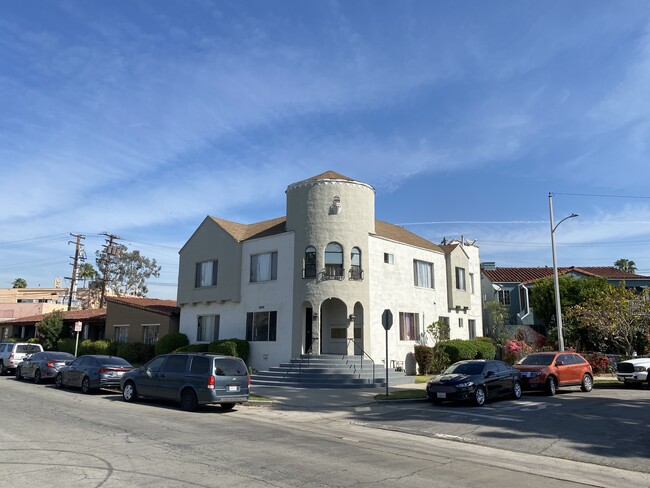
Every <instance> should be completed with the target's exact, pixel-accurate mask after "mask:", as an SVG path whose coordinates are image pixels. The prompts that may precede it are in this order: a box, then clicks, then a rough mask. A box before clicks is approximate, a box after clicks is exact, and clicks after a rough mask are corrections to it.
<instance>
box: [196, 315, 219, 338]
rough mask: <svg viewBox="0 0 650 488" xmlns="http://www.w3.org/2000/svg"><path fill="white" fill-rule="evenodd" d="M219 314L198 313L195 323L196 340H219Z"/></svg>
mask: <svg viewBox="0 0 650 488" xmlns="http://www.w3.org/2000/svg"><path fill="white" fill-rule="evenodd" d="M219 322H220V320H219V315H199V316H198V318H197V325H196V342H213V341H217V340H219Z"/></svg>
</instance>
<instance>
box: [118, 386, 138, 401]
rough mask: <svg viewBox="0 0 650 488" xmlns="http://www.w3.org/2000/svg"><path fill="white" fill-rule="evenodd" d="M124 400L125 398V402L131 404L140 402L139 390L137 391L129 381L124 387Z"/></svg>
mask: <svg viewBox="0 0 650 488" xmlns="http://www.w3.org/2000/svg"><path fill="white" fill-rule="evenodd" d="M122 398H124V401H127V402H129V403H132V402H135V401H137V400H138V390H136V388H135V384H133V381H128V382H127V383H126V385H124V390H122Z"/></svg>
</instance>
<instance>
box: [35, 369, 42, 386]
mask: <svg viewBox="0 0 650 488" xmlns="http://www.w3.org/2000/svg"><path fill="white" fill-rule="evenodd" d="M40 382H41V370H40V369H37V370H36V371H34V383H36V384H37V385H38V384H39V383H40Z"/></svg>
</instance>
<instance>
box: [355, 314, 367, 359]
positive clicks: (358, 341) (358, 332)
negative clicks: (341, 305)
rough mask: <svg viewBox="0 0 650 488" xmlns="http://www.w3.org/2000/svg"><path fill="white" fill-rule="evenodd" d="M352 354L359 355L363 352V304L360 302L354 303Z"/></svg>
mask: <svg viewBox="0 0 650 488" xmlns="http://www.w3.org/2000/svg"><path fill="white" fill-rule="evenodd" d="M353 322H354V354H355V355H356V356H359V355H361V354H363V351H364V349H365V346H364V344H363V341H364V337H363V322H364V320H363V305H361V303H360V302H357V303H355V304H354V321H353Z"/></svg>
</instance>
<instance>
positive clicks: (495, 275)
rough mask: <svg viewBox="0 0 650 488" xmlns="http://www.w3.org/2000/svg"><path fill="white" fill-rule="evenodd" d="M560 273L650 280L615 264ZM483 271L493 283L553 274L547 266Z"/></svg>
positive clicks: (528, 280) (561, 269)
mask: <svg viewBox="0 0 650 488" xmlns="http://www.w3.org/2000/svg"><path fill="white" fill-rule="evenodd" d="M557 271H558V274H566V273H578V274H582V275H585V276H593V277H597V278H606V279H608V280H618V281H626V280H650V276H643V275H637V274H634V273H628V272H626V271H621V270H620V269H617V268H615V267H613V266H582V267H576V266H570V267H559V268H558V269H557ZM481 273H483V275H484V276H486V277H487V278H488V279H489V280H490V281H492V282H493V283H523V284H532V283H534V282H536V281H538V280H540V279H542V278H550V277H551V276H553V268H551V267H548V266H545V267H538V268H497V269H482V270H481Z"/></svg>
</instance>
